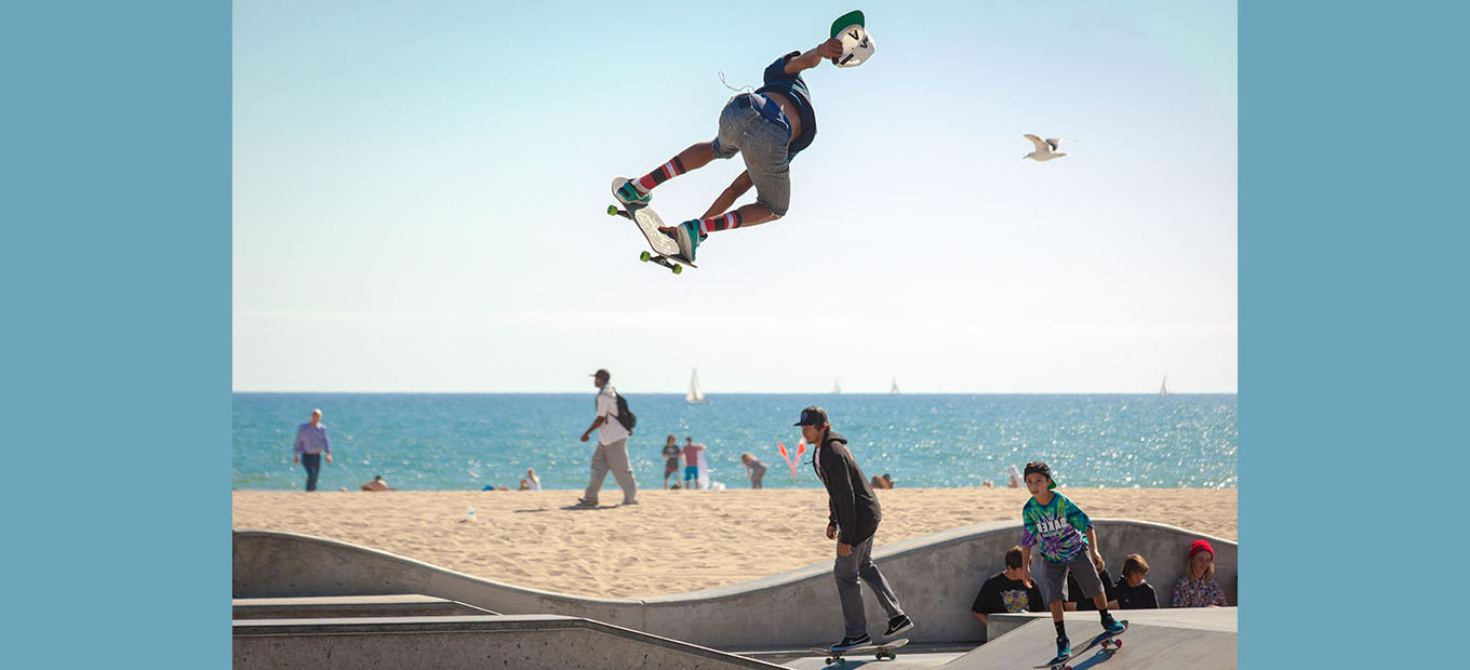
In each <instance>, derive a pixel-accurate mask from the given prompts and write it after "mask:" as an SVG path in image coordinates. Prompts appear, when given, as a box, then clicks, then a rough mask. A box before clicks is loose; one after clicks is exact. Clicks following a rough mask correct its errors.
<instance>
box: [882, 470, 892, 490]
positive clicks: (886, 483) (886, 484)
mask: <svg viewBox="0 0 1470 670" xmlns="http://www.w3.org/2000/svg"><path fill="white" fill-rule="evenodd" d="M883 488H885V489H891V488H893V475H890V474H888V473H886V472H885V473H883Z"/></svg>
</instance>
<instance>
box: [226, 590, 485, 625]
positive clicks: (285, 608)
mask: <svg viewBox="0 0 1470 670" xmlns="http://www.w3.org/2000/svg"><path fill="white" fill-rule="evenodd" d="M231 606H232V609H233V610H234V613H235V614H234V616H235V618H236V619H350V618H353V617H405V616H482V615H486V614H498V612H491V611H490V610H487V609H483V608H479V607H475V606H473V605H466V604H464V603H457V602H454V601H453V600H445V599H443V598H434V597H431V596H421V595H417V594H412V593H405V594H401V595H382V596H327V597H319V598H236V599H234V601H233V602H232V603H231Z"/></svg>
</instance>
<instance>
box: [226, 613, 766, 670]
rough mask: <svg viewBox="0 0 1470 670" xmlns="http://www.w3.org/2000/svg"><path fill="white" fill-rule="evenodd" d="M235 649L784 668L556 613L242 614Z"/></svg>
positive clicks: (391, 663) (259, 667) (298, 663)
mask: <svg viewBox="0 0 1470 670" xmlns="http://www.w3.org/2000/svg"><path fill="white" fill-rule="evenodd" d="M233 655H234V664H233V666H232V667H233V668H234V670H292V669H300V670H323V669H330V668H403V669H405V670H416V669H419V668H423V669H425V670H430V669H432V670H484V668H506V667H509V668H528V669H531V670H536V669H540V668H545V669H548V670H549V669H552V668H649V669H651V670H658V669H664V668H667V669H673V668H680V669H683V668H697V669H703V670H724V669H733V668H742V669H743V668H764V669H776V668H780V667H781V666H779V665H773V664H771V663H766V662H764V661H757V660H753V659H749V658H744V657H741V656H735V655H732V654H726V653H723V652H720V651H716V650H714V649H707V648H705V647H699V646H696V645H692V644H686V643H683V642H678V641H675V640H669V639H666V638H661V637H657V636H653V635H648V634H646V633H640V632H638V631H633V630H628V629H626V628H619V627H617V626H609V625H607V624H604V623H599V622H596V621H588V620H586V619H574V618H569V617H558V616H515V617H506V616H466V617H445V616H433V617H399V618H379V619H311V620H295V619H254V620H249V621H240V620H237V621H235V623H234V636H233Z"/></svg>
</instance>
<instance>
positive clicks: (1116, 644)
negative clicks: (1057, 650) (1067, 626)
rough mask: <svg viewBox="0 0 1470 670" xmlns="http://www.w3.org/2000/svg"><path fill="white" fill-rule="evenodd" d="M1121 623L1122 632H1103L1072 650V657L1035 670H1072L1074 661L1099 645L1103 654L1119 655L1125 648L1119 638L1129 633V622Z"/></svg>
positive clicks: (1053, 661) (1059, 659)
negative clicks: (1048, 669)
mask: <svg viewBox="0 0 1470 670" xmlns="http://www.w3.org/2000/svg"><path fill="white" fill-rule="evenodd" d="M1119 623H1121V624H1123V630H1120V631H1118V632H1116V633H1109V632H1107V631H1103V632H1102V633H1101V634H1099V635H1097V636H1096V637H1093V638H1092V639H1091V640H1088V641H1087V644H1084V645H1082V646H1081V647H1078V648H1076V649H1074V650H1072V655H1071V656H1068V657H1066V658H1062V657H1060V656H1059V657H1056V658H1053V659H1051V660H1050V661H1047V662H1046V663H1043V664H1041V665H1038V666H1035V670H1042V669H1043V668H1050V669H1051V670H1072V666H1071V662H1072V661H1073V660H1074V659H1077V658H1079V657H1081V656H1082V655H1083V654H1085V653H1087V652H1089V651H1092V648H1093V647H1096V646H1099V645H1100V646H1102V649H1103V652H1104V653H1106V654H1108V655H1109V656H1111V655H1113V654H1115V653H1117V652H1118V650H1119V649H1122V648H1123V641H1122V640H1119V639H1118V636H1120V635H1122V634H1123V633H1126V632H1128V622H1127V621H1120V622H1119Z"/></svg>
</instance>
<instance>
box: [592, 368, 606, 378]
mask: <svg viewBox="0 0 1470 670" xmlns="http://www.w3.org/2000/svg"><path fill="white" fill-rule="evenodd" d="M588 376H589V377H602V378H603V379H612V373H611V372H608V371H607V368H598V370H597V372H594V373H592V374H591V375H588Z"/></svg>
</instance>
